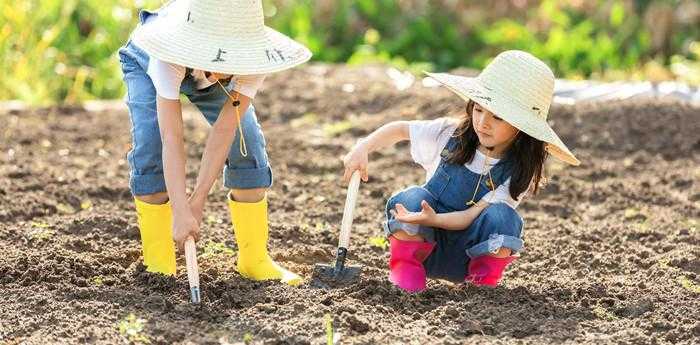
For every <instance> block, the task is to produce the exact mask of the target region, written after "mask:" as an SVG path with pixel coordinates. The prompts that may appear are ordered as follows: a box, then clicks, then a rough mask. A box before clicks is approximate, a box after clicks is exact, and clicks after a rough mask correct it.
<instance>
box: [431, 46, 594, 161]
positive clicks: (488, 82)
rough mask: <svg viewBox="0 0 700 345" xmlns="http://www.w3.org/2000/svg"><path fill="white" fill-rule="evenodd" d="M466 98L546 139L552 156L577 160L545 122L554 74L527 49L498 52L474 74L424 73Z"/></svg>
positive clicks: (531, 134) (552, 89)
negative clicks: (467, 75) (464, 75)
mask: <svg viewBox="0 0 700 345" xmlns="http://www.w3.org/2000/svg"><path fill="white" fill-rule="evenodd" d="M426 74H427V75H428V76H430V77H431V78H433V79H435V80H437V81H438V82H440V83H441V84H442V85H444V86H445V87H447V88H448V89H450V90H451V91H452V92H454V93H456V94H457V95H458V96H460V97H461V98H462V99H464V100H465V101H468V100H470V99H471V100H473V101H474V102H476V103H479V104H480V105H481V106H482V107H484V108H486V109H488V110H489V111H491V112H492V113H494V114H497V115H498V116H499V117H500V118H502V119H503V120H505V121H506V122H508V123H510V124H511V125H512V126H513V127H515V128H517V129H519V130H521V131H523V132H525V133H527V134H528V135H530V136H531V137H533V138H535V139H539V140H542V141H544V142H545V143H546V145H545V149H546V150H547V152H549V153H550V154H551V155H552V156H554V157H556V158H558V159H560V160H562V161H564V162H566V163H569V164H572V165H579V164H580V162H579V160H578V159H576V157H574V155H573V154H572V153H571V151H569V149H568V148H567V147H566V145H564V143H563V142H562V141H561V139H559V136H557V134H556V133H554V130H552V127H550V126H549V124H548V123H547V113H548V112H549V106H550V104H551V103H552V94H553V92H554V74H553V73H552V71H551V70H550V69H549V67H547V65H546V64H545V63H544V62H542V61H540V60H539V59H537V58H536V57H534V56H532V55H531V54H529V53H526V52H523V51H519V50H509V51H505V52H502V53H501V54H498V56H496V58H495V59H494V60H493V61H492V62H491V63H490V64H489V65H488V66H486V68H484V70H483V71H482V72H481V74H479V76H478V77H476V78H467V77H461V76H456V75H451V74H447V73H427V72H426Z"/></svg>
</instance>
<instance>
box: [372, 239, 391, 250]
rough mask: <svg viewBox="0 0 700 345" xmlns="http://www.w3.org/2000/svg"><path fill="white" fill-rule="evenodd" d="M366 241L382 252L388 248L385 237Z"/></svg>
mask: <svg viewBox="0 0 700 345" xmlns="http://www.w3.org/2000/svg"><path fill="white" fill-rule="evenodd" d="M367 241H368V242H369V245H370V246H372V247H377V248H381V249H382V250H386V248H387V247H389V241H387V240H386V238H385V237H381V236H380V237H370V238H369V240H367Z"/></svg>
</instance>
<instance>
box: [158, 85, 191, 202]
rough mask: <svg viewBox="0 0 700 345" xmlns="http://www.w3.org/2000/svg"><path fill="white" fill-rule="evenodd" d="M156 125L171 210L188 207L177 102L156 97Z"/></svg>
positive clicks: (180, 108)
mask: <svg viewBox="0 0 700 345" xmlns="http://www.w3.org/2000/svg"><path fill="white" fill-rule="evenodd" d="M156 105H157V111H158V125H159V127H160V138H161V141H162V142H163V173H164V175H165V185H166V187H167V189H168V197H169V198H170V203H171V204H172V207H173V209H181V208H184V207H188V208H189V206H188V205H187V195H186V193H185V159H186V158H185V144H184V138H183V137H184V134H183V123H182V107H181V105H180V101H179V100H171V99H166V98H162V97H160V96H158V97H157V102H156Z"/></svg>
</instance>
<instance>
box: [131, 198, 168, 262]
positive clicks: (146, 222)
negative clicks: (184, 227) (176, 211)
mask: <svg viewBox="0 0 700 345" xmlns="http://www.w3.org/2000/svg"><path fill="white" fill-rule="evenodd" d="M134 201H135V202H136V213H137V214H138V221H139V231H140V232H141V248H142V251H143V264H144V265H145V266H146V271H148V272H155V273H162V274H166V275H175V242H174V241H173V235H172V227H173V225H172V224H173V211H172V208H171V207H170V203H169V202H168V203H166V204H162V205H154V204H149V203H146V202H143V201H141V200H138V199H134Z"/></svg>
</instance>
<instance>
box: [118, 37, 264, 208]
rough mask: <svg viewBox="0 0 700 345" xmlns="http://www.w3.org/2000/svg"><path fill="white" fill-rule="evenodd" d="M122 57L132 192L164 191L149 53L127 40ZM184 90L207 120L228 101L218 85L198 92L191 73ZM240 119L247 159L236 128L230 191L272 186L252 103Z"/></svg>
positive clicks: (227, 169)
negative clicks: (148, 71)
mask: <svg viewBox="0 0 700 345" xmlns="http://www.w3.org/2000/svg"><path fill="white" fill-rule="evenodd" d="M119 60H120V62H121V67H122V72H123V74H124V82H125V83H126V88H127V95H126V97H125V100H126V104H127V106H128V108H129V116H130V118H131V138H132V148H131V151H129V153H128V155H127V159H128V162H129V167H130V169H131V173H130V179H129V187H130V188H131V192H132V194H133V195H147V194H153V193H158V192H164V191H166V188H165V178H164V176H163V158H162V151H163V144H162V142H161V138H160V129H159V126H158V117H157V113H156V90H155V87H154V86H153V82H152V81H151V78H150V77H149V76H148V74H146V70H147V68H148V61H149V56H148V54H146V52H144V51H143V50H142V49H141V48H139V47H138V46H136V45H135V44H134V43H132V42H131V41H129V42H127V44H126V45H125V46H124V47H122V48H121V49H119ZM231 88H232V85H228V87H227V89H229V90H230V89H231ZM180 92H181V93H183V94H184V95H185V96H187V97H188V99H189V100H190V102H192V103H193V104H194V105H195V106H196V107H197V108H198V109H199V110H200V111H201V112H202V114H203V115H204V118H205V119H206V120H207V122H209V124H213V123H214V122H215V121H216V119H217V118H218V117H219V113H220V112H221V109H222V108H223V106H224V103H225V102H226V100H227V99H228V96H227V95H226V93H225V92H224V91H223V90H222V89H221V87H220V86H219V85H218V84H214V85H212V86H210V87H207V88H205V89H202V90H198V89H197V88H196V85H195V81H194V79H193V78H192V76H191V75H190V73H187V76H186V77H185V79H184V80H183V82H182V86H181V87H180ZM241 117H242V118H241V128H242V129H243V135H244V139H245V143H246V146H247V149H248V154H247V156H246V157H244V156H242V155H241V153H240V146H239V145H240V144H239V143H240V132H239V131H238V130H236V137H235V139H234V141H233V144H232V145H231V148H230V150H229V155H228V159H227V160H226V165H225V166H224V171H223V174H224V186H225V187H227V188H230V189H253V188H269V187H270V186H272V169H271V168H270V164H269V162H268V156H267V151H266V150H265V147H266V143H265V137H264V136H263V133H262V129H261V127H260V124H258V120H257V117H256V115H255V108H254V107H253V106H252V105H251V106H250V107H249V108H248V109H247V110H246V111H245V113H244V114H241Z"/></svg>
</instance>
